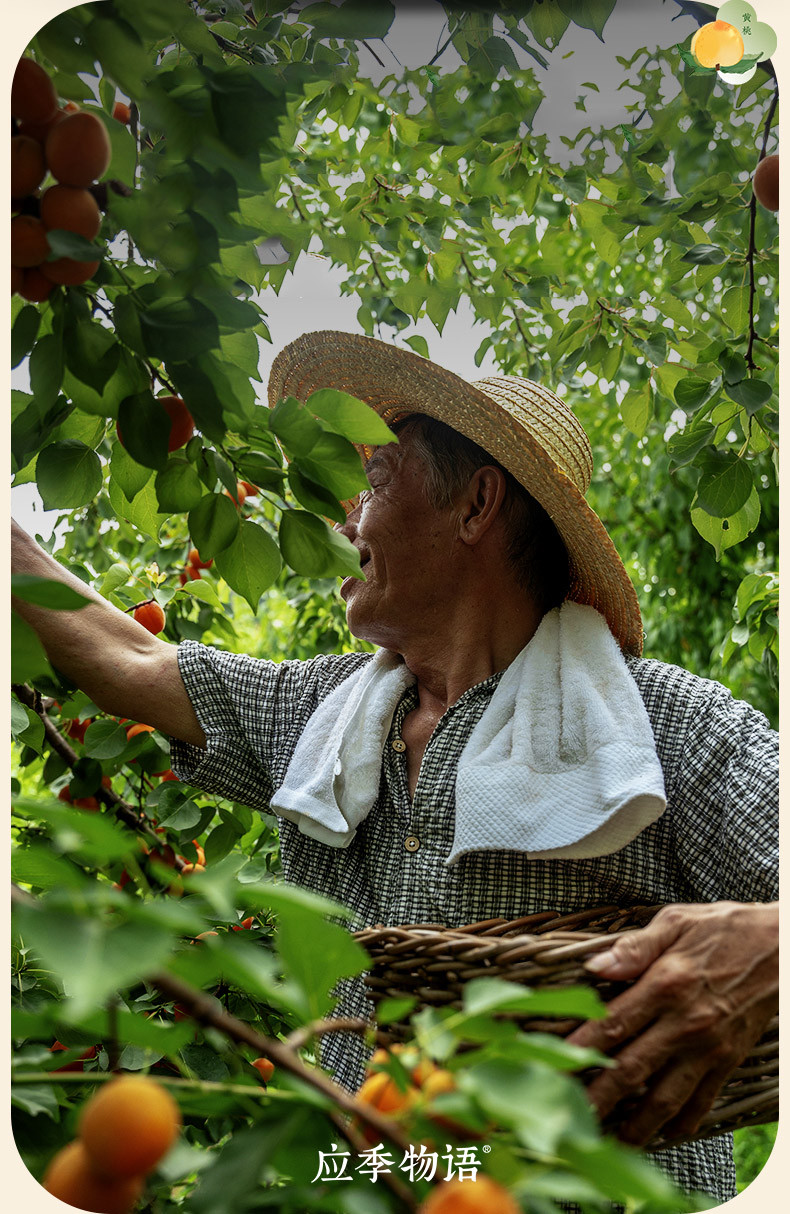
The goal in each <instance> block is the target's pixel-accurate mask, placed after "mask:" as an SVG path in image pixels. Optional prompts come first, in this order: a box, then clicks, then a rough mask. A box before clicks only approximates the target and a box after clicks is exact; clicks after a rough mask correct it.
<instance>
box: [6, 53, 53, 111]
mask: <svg viewBox="0 0 790 1214" xmlns="http://www.w3.org/2000/svg"><path fill="white" fill-rule="evenodd" d="M57 108H58V97H57V93H56V92H55V86H54V84H53V83H52V81H51V80H50V78H49V76H48V75H47V73H46V72H45V71H44V69H43V67H42V66H41V64H39V63H36V62H35V60H34V59H28V58H22V59H20V60H19V63H18V64H17V65H16V70H15V71H14V79H13V82H12V84H11V115H12V117H14V118H18V119H19V121H20V122H46V121H47V119H48V118H51V117H52V116H53V115H54V114H55V111H56V110H57Z"/></svg>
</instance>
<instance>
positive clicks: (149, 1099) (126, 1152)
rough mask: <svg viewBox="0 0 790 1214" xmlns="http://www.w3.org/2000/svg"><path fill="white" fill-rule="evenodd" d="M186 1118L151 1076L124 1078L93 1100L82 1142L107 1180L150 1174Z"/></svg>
mask: <svg viewBox="0 0 790 1214" xmlns="http://www.w3.org/2000/svg"><path fill="white" fill-rule="evenodd" d="M180 1128H181V1114H180V1112H179V1108H178V1105H177V1104H176V1102H175V1100H174V1099H173V1097H172V1096H171V1095H170V1093H169V1092H168V1091H167V1089H166V1088H164V1087H162V1085H161V1084H159V1083H157V1082H156V1081H155V1080H154V1079H150V1078H149V1077H148V1076H147V1075H121V1076H120V1078H118V1079H113V1080H111V1081H110V1082H109V1083H108V1084H106V1085H104V1086H103V1087H101V1088H100V1089H99V1091H98V1092H97V1093H96V1094H95V1095H94V1096H92V1097H91V1099H90V1100H89V1102H88V1104H87V1105H86V1106H85V1108H84V1109H83V1112H82V1116H81V1117H80V1123H79V1137H80V1140H81V1142H82V1143H83V1145H84V1147H85V1151H86V1153H87V1154H88V1156H89V1157H90V1160H91V1164H92V1165H93V1167H94V1168H95V1169H96V1171H97V1172H99V1173H100V1174H101V1175H104V1176H112V1177H128V1176H140V1175H142V1174H143V1173H145V1172H150V1171H151V1169H152V1168H154V1167H155V1166H156V1164H157V1163H158V1162H159V1160H160V1159H161V1158H162V1157H163V1156H164V1155H166V1154H167V1152H168V1151H169V1150H170V1148H171V1147H172V1145H173V1143H174V1142H175V1140H176V1138H177V1137H178V1133H179V1130H180Z"/></svg>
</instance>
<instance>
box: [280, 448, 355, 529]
mask: <svg viewBox="0 0 790 1214" xmlns="http://www.w3.org/2000/svg"><path fill="white" fill-rule="evenodd" d="M288 484H289V485H290V487H291V492H292V493H293V495H294V497H295V498H296V500H297V502H298V503H299V505H300V506H304V508H305V510H311V511H312V513H313V514H318V515H321V517H322V518H331V519H334V521H335V522H336V523H344V522H345V521H346V512H345V510H344V509H343V507H342V505H341V504H340V502H339V501H338V500H337V498H336V497H335V496H334V494H332V493H330V492H329V490H328V489H325V488H324V487H323V485H318V484H316V482H315V481H311V480H310V479H309V478H308V477H306V476H302V474H301V472H300V471H299V465H298V464H297V462H296V461H295V460H294V462H293V463H292V464H291V465H290V466H289V468H288Z"/></svg>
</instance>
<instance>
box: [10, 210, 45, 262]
mask: <svg viewBox="0 0 790 1214" xmlns="http://www.w3.org/2000/svg"><path fill="white" fill-rule="evenodd" d="M48 256H49V244H48V242H47V229H46V228H45V227H44V225H43V223H42V222H41V220H40V219H36V217H35V215H15V216H14V218H13V219H12V220H11V265H12V266H21V267H22V268H25V269H26V268H27V267H28V266H40V265H41V263H42V262H43V261H44V260H45V259H46V258H47V257H48Z"/></svg>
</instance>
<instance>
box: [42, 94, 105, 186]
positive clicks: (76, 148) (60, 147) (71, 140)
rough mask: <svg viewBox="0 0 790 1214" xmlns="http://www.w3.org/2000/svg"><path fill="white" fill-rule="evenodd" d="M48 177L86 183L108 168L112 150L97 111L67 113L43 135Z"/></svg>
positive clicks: (76, 184)
mask: <svg viewBox="0 0 790 1214" xmlns="http://www.w3.org/2000/svg"><path fill="white" fill-rule="evenodd" d="M44 151H45V154H46V157H47V164H48V166H49V171H50V172H51V173H52V176H53V177H54V178H55V179H56V180H57V181H59V182H60V184H61V185H74V186H88V185H90V184H91V182H92V181H96V180H97V179H98V178H99V177H101V176H102V174H103V173H106V171H107V169H108V168H109V164H110V158H111V155H112V150H111V147H110V137H109V135H108V134H107V128H106V127H105V125H104V123H103V122H102V120H101V118H99V117H98V115H97V114H91V113H89V112H88V111H87V110H80V111H79V112H78V113H76V114H68V115H67V116H66V117H65V118H64V119H63V121H62V122H59V123H57V125H56V126H54V127H53V128H52V130H51V131H50V132H49V134H48V135H47V142H46V144H45V146H44Z"/></svg>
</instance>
